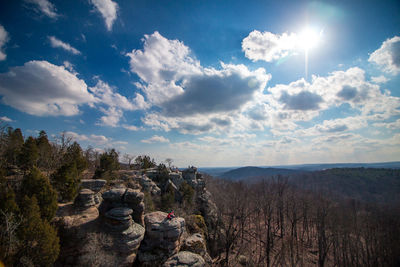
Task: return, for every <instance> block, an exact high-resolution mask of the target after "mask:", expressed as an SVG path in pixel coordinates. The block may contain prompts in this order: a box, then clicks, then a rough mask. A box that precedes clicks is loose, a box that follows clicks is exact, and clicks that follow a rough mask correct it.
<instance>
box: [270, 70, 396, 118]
mask: <svg viewBox="0 0 400 267" xmlns="http://www.w3.org/2000/svg"><path fill="white" fill-rule="evenodd" d="M268 91H269V92H270V93H271V95H267V96H266V97H265V99H264V101H265V102H267V103H268V104H269V105H270V106H271V107H272V110H271V116H272V115H274V114H275V115H276V114H279V117H280V119H285V120H286V119H289V120H310V119H312V118H314V117H315V116H317V115H318V114H319V111H321V110H326V109H328V108H330V107H335V106H340V105H342V104H345V103H347V104H349V105H350V106H351V107H352V108H354V109H357V110H360V111H361V112H362V113H363V114H364V115H365V116H366V115H372V114H378V113H381V114H391V115H394V114H397V113H398V111H396V110H397V108H398V107H399V106H400V98H398V97H393V96H391V95H390V92H388V91H386V92H384V93H382V92H381V90H380V87H379V85H377V84H372V83H370V82H368V81H366V79H365V72H364V70H362V69H360V68H350V69H348V70H346V71H335V72H332V73H331V74H330V75H329V76H327V77H318V76H313V77H312V82H311V83H308V82H306V81H305V80H303V79H300V80H298V81H295V82H292V83H290V84H288V85H284V84H278V85H276V86H274V87H272V88H268Z"/></svg>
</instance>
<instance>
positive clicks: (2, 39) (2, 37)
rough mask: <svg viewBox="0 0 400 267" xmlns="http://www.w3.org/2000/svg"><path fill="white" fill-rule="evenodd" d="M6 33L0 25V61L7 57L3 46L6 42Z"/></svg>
mask: <svg viewBox="0 0 400 267" xmlns="http://www.w3.org/2000/svg"><path fill="white" fill-rule="evenodd" d="M8 39H9V37H8V33H7V31H6V30H5V29H4V27H3V26H2V25H0V61H2V60H5V59H6V57H7V55H6V53H5V52H4V50H3V49H4V46H5V44H6V43H7V42H8Z"/></svg>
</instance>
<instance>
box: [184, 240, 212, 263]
mask: <svg viewBox="0 0 400 267" xmlns="http://www.w3.org/2000/svg"><path fill="white" fill-rule="evenodd" d="M181 251H189V252H193V253H196V254H199V255H200V256H202V257H203V259H204V261H205V262H206V263H207V265H209V266H211V264H212V260H211V257H210V255H208V253H207V247H206V242H205V240H204V238H203V235H202V234H200V233H196V234H193V235H191V236H189V237H188V238H186V239H185V241H184V243H183V245H182V247H181Z"/></svg>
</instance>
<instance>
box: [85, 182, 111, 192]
mask: <svg viewBox="0 0 400 267" xmlns="http://www.w3.org/2000/svg"><path fill="white" fill-rule="evenodd" d="M106 183H107V181H106V180H103V179H83V180H81V187H82V188H85V189H90V190H92V191H93V192H95V193H98V192H100V190H101V189H103V187H104V186H105V184H106Z"/></svg>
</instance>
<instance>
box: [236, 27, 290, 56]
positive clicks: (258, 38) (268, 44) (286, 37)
mask: <svg viewBox="0 0 400 267" xmlns="http://www.w3.org/2000/svg"><path fill="white" fill-rule="evenodd" d="M297 43H298V36H297V35H296V34H295V33H290V34H288V33H283V34H281V35H280V34H274V33H271V32H259V31H257V30H254V31H252V32H251V33H250V34H249V35H248V36H247V37H246V38H244V39H243V41H242V50H243V52H244V53H245V56H246V57H247V58H249V59H251V60H253V61H258V60H264V61H267V62H272V61H274V60H278V59H280V58H282V57H285V56H287V55H289V53H292V52H293V51H294V50H295V49H296V47H297Z"/></svg>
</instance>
